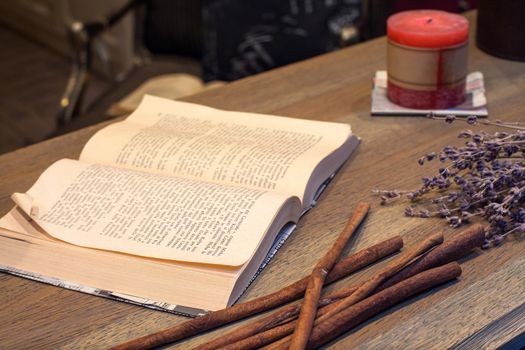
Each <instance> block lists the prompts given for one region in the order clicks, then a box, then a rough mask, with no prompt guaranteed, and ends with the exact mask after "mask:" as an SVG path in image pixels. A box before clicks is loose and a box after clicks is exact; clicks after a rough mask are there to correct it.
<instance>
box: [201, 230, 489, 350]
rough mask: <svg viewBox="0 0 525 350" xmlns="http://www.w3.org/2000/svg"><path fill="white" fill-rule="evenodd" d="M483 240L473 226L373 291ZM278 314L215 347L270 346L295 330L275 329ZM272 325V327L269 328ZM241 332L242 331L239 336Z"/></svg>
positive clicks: (340, 294)
mask: <svg viewBox="0 0 525 350" xmlns="http://www.w3.org/2000/svg"><path fill="white" fill-rule="evenodd" d="M484 238H485V233H484V232H483V227H482V226H481V225H473V226H471V227H469V228H467V229H466V230H464V231H462V232H461V233H459V234H457V235H455V236H453V237H452V238H451V239H450V240H446V241H445V242H444V243H442V244H440V245H439V246H437V247H436V248H434V249H432V250H430V251H429V252H428V253H426V254H425V255H423V256H422V257H421V258H420V259H418V260H416V261H414V262H413V263H411V264H410V265H408V266H407V267H405V268H404V269H403V270H401V271H399V272H398V273H396V274H395V275H394V276H392V277H391V278H389V279H387V280H386V281H385V282H383V283H382V284H380V285H379V286H378V288H377V289H376V291H375V292H377V291H381V290H383V289H385V288H388V287H390V286H392V285H394V284H395V283H398V282H400V281H402V280H404V279H407V278H409V277H412V276H414V275H416V274H417V273H420V272H422V271H425V270H428V269H431V268H434V267H438V266H441V265H445V264H447V263H449V262H452V261H454V260H456V259H459V258H462V257H463V256H465V255H467V254H469V253H470V252H471V251H472V249H474V248H477V247H480V246H481V245H482V244H483V240H484ZM358 287H359V285H357V286H352V287H346V288H342V289H339V290H336V291H333V292H331V293H330V294H328V295H326V296H324V297H323V298H321V299H320V300H319V306H325V305H328V304H331V303H333V302H335V301H337V300H339V299H341V298H344V297H347V296H348V295H351V294H352V293H353V292H354V291H355V290H357V288H358ZM297 310H298V306H297V305H292V306H290V307H287V308H285V309H283V310H280V311H279V312H282V313H283V314H286V316H287V317H292V316H293V314H294V312H297ZM324 310H325V309H321V310H320V312H319V315H318V316H320V315H322V314H323V311H324ZM279 312H276V313H274V314H271V315H269V316H267V317H266V318H265V319H261V320H259V321H257V322H258V323H259V327H253V328H251V326H252V325H254V323H257V322H254V323H252V324H249V325H247V326H244V327H242V328H238V329H237V330H234V331H232V332H230V333H228V334H226V335H224V336H222V337H221V338H219V339H220V340H221V342H217V343H215V344H216V345H218V346H216V347H215V348H218V347H222V346H225V345H226V344H231V345H229V346H225V347H224V349H223V350H226V349H228V350H235V349H258V348H261V347H262V346H264V345H267V344H270V343H272V342H274V341H276V340H278V339H280V338H283V337H285V336H287V335H289V334H290V333H291V332H292V331H293V329H294V328H295V322H289V323H287V324H284V325H281V326H277V327H275V324H277V323H278V321H279V322H284V321H283V320H284V319H279ZM273 322H274V323H273ZM272 323H273V327H274V328H271V327H272ZM262 324H265V325H267V327H261V325H262ZM241 331H244V332H243V333H241ZM236 333H237V334H236ZM236 335H238V336H236ZM242 338H244V339H242ZM241 339H242V340H241ZM214 341H217V340H214ZM288 341H289V339H286V342H288ZM210 344H214V343H213V341H212V342H210ZM208 349H212V348H208ZM221 349H222V348H221ZM199 350H200V348H199Z"/></svg>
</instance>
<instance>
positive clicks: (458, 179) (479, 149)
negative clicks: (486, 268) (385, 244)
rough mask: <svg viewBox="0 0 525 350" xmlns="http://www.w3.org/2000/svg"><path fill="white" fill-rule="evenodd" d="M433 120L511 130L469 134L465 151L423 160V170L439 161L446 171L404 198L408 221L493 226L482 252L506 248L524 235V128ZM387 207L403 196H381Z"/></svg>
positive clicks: (450, 118)
mask: <svg viewBox="0 0 525 350" xmlns="http://www.w3.org/2000/svg"><path fill="white" fill-rule="evenodd" d="M428 117H429V118H431V119H439V120H444V121H445V122H446V123H452V122H455V121H461V122H465V123H468V124H470V125H474V124H482V125H492V126H497V127H501V128H507V129H512V132H504V131H498V132H495V133H492V134H491V133H487V132H484V131H481V132H476V133H474V132H473V131H471V130H464V131H463V132H461V133H460V134H459V137H460V138H464V139H466V140H465V141H466V142H465V143H464V145H463V146H453V145H446V146H445V147H443V149H442V150H441V151H440V152H430V153H428V154H426V155H424V156H422V157H421V158H419V159H418V163H419V164H420V165H424V164H425V163H426V162H427V161H432V160H434V159H436V158H437V159H439V161H440V162H442V163H444V166H443V167H442V168H440V169H439V170H438V173H437V175H435V176H426V177H423V178H422V184H421V187H419V188H417V189H415V190H413V191H408V192H403V194H405V196H406V198H408V199H409V200H410V201H411V202H413V203H414V205H412V206H410V207H408V208H406V209H405V215H406V216H409V217H421V218H427V217H433V216H435V217H442V218H446V220H447V222H448V223H449V224H450V225H451V226H453V227H459V226H461V225H462V224H465V223H467V222H469V221H470V220H471V219H473V218H475V217H478V218H481V219H483V220H486V222H487V223H488V227H487V231H486V232H487V233H486V241H485V242H484V244H483V248H488V247H490V246H496V245H499V244H501V243H502V242H503V241H504V239H505V237H506V236H507V235H509V234H518V233H524V232H525V123H523V122H518V123H510V122H503V121H495V122H494V121H491V120H488V119H487V120H478V118H477V117H476V116H469V117H467V118H456V117H455V116H453V115H447V116H445V117H440V116H436V115H435V114H433V113H431V114H429V115H428ZM382 196H383V197H382V198H381V200H382V203H383V202H386V200H388V201H390V200H395V199H397V198H401V197H402V195H401V193H400V192H399V191H397V192H396V191H391V192H388V191H382Z"/></svg>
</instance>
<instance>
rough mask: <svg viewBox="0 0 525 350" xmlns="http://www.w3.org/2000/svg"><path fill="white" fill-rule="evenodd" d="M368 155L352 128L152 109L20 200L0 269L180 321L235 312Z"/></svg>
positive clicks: (105, 132)
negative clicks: (322, 195)
mask: <svg viewBox="0 0 525 350" xmlns="http://www.w3.org/2000/svg"><path fill="white" fill-rule="evenodd" d="M358 142H359V141H358V138H357V137H355V136H354V135H353V134H352V133H351V130H350V127H349V126H348V125H346V124H338V123H328V122H318V121H307V120H300V119H292V118H284V117H276V116H269V115H260V114H253V113H241V112H230V111H221V110H217V109H213V108H209V107H205V106H200V105H195V104H190V103H184V102H175V101H171V100H165V99H161V98H157V97H152V96H146V97H145V98H144V101H143V102H142V103H141V105H140V106H139V108H138V109H137V110H136V111H135V112H134V113H133V114H132V115H130V116H129V117H128V118H127V119H126V120H124V121H122V122H118V123H114V124H112V125H110V126H108V127H106V128H104V129H102V130H100V131H99V132H98V133H97V134H95V135H94V136H93V137H92V138H91V139H90V140H89V141H88V143H87V144H86V145H85V147H84V149H83V151H82V153H81V155H80V158H79V160H70V159H62V160H59V161H57V162H55V163H54V164H53V165H51V166H50V167H49V168H48V169H47V170H45V172H44V173H43V174H42V175H41V176H40V177H39V179H38V180H37V182H36V183H35V184H34V185H33V186H32V187H31V188H30V189H29V190H28V191H27V192H26V193H15V194H13V196H12V198H13V200H14V202H15V203H16V207H15V208H14V209H13V210H11V211H10V212H9V213H8V214H7V215H6V216H4V217H3V218H2V219H1V220H0V227H1V229H0V269H2V270H4V271H7V272H9V273H13V274H17V275H20V276H24V277H27V278H32V279H36V280H39V281H43V282H47V283H52V284H55V285H59V286H62V287H66V288H71V289H76V290H80V291H83V292H87V293H91V294H97V295H102V296H106V297H111V298H114V299H119V300H125V301H128V302H133V303H138V304H141V305H145V306H149V307H152V308H157V309H164V310H168V311H172V312H179V313H185V314H194V315H196V314H199V313H202V312H204V311H203V310H217V309H221V308H224V307H226V306H229V305H231V304H232V303H233V302H234V301H235V300H236V299H237V298H238V297H239V296H240V295H241V294H242V292H243V291H244V290H245V288H246V287H247V285H248V284H249V282H250V281H251V280H252V278H253V277H254V276H255V275H256V273H257V271H258V270H259V269H260V268H261V264H264V263H265V262H267V258H268V255H272V254H273V253H274V252H275V249H276V246H278V245H279V244H281V243H282V240H283V239H284V238H285V237H287V236H286V235H287V234H288V233H289V232H290V228H291V227H293V224H294V223H296V222H297V220H299V218H300V216H301V215H302V214H303V213H304V212H305V211H306V210H307V209H308V208H310V207H311V206H312V205H313V203H314V202H315V199H316V197H317V196H318V193H319V190H320V189H322V188H323V186H324V184H325V183H326V181H327V180H329V179H330V178H331V176H333V174H334V173H335V172H336V171H337V169H338V168H339V167H340V166H341V165H342V164H343V163H344V161H345V160H346V159H347V158H348V157H349V156H350V154H351V153H352V151H353V150H354V149H355V147H356V146H357V145H358ZM269 253H270V254H269ZM265 258H266V260H265Z"/></svg>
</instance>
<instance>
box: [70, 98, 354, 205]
mask: <svg viewBox="0 0 525 350" xmlns="http://www.w3.org/2000/svg"><path fill="white" fill-rule="evenodd" d="M350 135H351V131H350V126H349V125H347V124H339V123H328V122H317V121H308V120H301V119H293V118H284V117H276V116H270V115H262V114H254V113H242V112H232V111H222V110H217V109H214V108H209V107H205V106H201V105H196V104H191V103H185V102H177V101H171V100H167V99H162V98H158V97H153V96H146V97H145V98H144V100H143V102H142V104H141V105H140V106H139V108H138V109H137V110H136V111H135V112H134V113H133V114H132V115H131V116H130V117H129V118H128V119H126V120H125V121H124V122H120V123H116V124H113V125H110V126H108V127H106V128H104V129H102V130H101V131H99V132H98V133H97V134H96V135H95V136H93V137H92V138H91V140H90V141H89V142H88V143H87V145H86V146H85V148H84V150H83V152H82V154H81V156H80V160H84V161H88V162H93V163H101V164H107V165H114V166H118V167H123V168H132V169H140V170H145V171H151V172H157V173H162V174H169V175H176V176H180V177H185V178H192V179H202V180H205V181H213V182H219V183H226V184H233V185H238V186H244V187H250V188H258V189H262V190H270V191H276V192H280V193H286V194H290V195H295V196H297V197H299V198H300V199H301V200H302V199H303V198H302V197H303V193H304V191H305V187H306V184H307V182H308V179H309V177H310V175H311V173H312V172H313V170H314V168H315V167H316V165H317V164H319V162H320V161H321V160H322V159H323V158H325V157H326V156H327V155H329V154H330V153H332V152H333V151H334V150H336V149H337V148H339V147H341V146H342V145H343V144H344V143H345V142H346V141H347V140H348V138H349V137H350ZM308 204H309V203H308Z"/></svg>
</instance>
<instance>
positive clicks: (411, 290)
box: [308, 262, 461, 349]
mask: <svg viewBox="0 0 525 350" xmlns="http://www.w3.org/2000/svg"><path fill="white" fill-rule="evenodd" d="M459 275H461V267H460V266H459V264H458V263H457V262H451V263H448V264H446V265H444V266H440V267H436V268H433V269H430V270H427V271H424V272H421V273H419V274H417V275H415V276H413V277H410V278H408V279H406V280H404V281H402V282H399V283H397V284H395V285H393V286H391V287H388V288H386V289H384V290H382V291H380V292H378V293H376V294H374V295H372V296H370V297H368V298H366V299H364V300H362V301H360V302H359V303H357V304H354V305H352V306H350V307H349V308H347V309H345V310H343V311H341V312H339V313H337V314H335V315H333V316H332V317H329V318H328V319H326V320H325V321H324V322H322V323H320V324H319V325H316V326H315V328H314V330H313V331H312V335H311V338H310V342H309V343H308V348H309V349H315V348H317V347H319V346H321V345H323V344H325V343H328V342H329V341H331V340H332V339H335V338H336V337H338V336H339V335H341V334H343V333H345V332H347V331H348V330H350V329H351V328H353V327H355V326H356V325H358V324H360V323H362V322H364V321H366V320H367V319H369V318H371V317H373V316H375V315H377V314H378V313H380V312H382V311H383V310H385V309H387V308H389V307H391V306H393V305H395V304H397V303H399V302H401V301H403V300H405V299H408V298H409V297H411V296H413V295H415V294H418V293H420V292H422V291H424V290H427V289H430V288H432V287H435V286H437V285H440V284H442V283H445V282H447V281H450V280H452V279H454V278H457V277H458V276H459Z"/></svg>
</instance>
